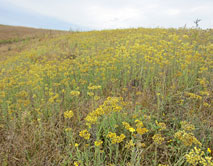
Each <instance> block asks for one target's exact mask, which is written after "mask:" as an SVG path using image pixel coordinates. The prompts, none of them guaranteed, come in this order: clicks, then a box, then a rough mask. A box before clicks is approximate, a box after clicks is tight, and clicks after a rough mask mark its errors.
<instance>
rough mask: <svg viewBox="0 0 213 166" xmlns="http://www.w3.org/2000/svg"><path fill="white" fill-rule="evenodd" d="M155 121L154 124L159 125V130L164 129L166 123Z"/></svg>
mask: <svg viewBox="0 0 213 166" xmlns="http://www.w3.org/2000/svg"><path fill="white" fill-rule="evenodd" d="M155 123H156V125H157V126H158V127H160V129H159V130H160V131H161V130H165V129H166V124H165V123H162V122H160V123H158V121H157V120H156V121H155Z"/></svg>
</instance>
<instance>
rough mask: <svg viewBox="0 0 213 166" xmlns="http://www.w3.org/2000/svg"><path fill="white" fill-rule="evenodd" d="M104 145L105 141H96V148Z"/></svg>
mask: <svg viewBox="0 0 213 166" xmlns="http://www.w3.org/2000/svg"><path fill="white" fill-rule="evenodd" d="M102 143H103V141H101V140H97V141H95V146H97V147H98V146H100V145H102Z"/></svg>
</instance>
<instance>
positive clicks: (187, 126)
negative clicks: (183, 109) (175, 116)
mask: <svg viewBox="0 0 213 166" xmlns="http://www.w3.org/2000/svg"><path fill="white" fill-rule="evenodd" d="M180 124H181V128H182V129H183V130H185V131H193V130H195V126H194V125H192V124H189V123H188V122H186V121H181V122H180Z"/></svg>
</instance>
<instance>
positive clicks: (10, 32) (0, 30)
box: [0, 25, 67, 43]
mask: <svg viewBox="0 0 213 166" xmlns="http://www.w3.org/2000/svg"><path fill="white" fill-rule="evenodd" d="M65 32H67V31H60V30H48V29H37V28H30V27H22V26H9V25H0V41H1V42H2V43H3V42H4V41H5V42H7V41H8V42H9V41H11V42H12V41H13V40H14V41H15V40H21V39H25V38H31V37H35V36H40V35H42V34H45V33H65Z"/></svg>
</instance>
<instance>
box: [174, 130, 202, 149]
mask: <svg viewBox="0 0 213 166" xmlns="http://www.w3.org/2000/svg"><path fill="white" fill-rule="evenodd" d="M174 137H175V138H177V139H179V140H180V141H181V142H182V143H183V144H184V145H185V146H192V144H195V145H199V146H201V145H202V144H201V143H200V142H199V141H198V140H197V138H195V136H194V135H193V134H192V133H187V132H186V131H184V130H182V131H181V130H180V131H178V132H176V133H175V135H174Z"/></svg>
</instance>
